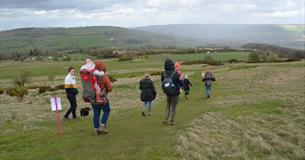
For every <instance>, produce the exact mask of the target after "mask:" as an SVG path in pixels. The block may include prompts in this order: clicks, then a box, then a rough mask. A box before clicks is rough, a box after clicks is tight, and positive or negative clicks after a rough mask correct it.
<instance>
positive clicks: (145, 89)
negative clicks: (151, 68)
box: [139, 73, 157, 116]
mask: <svg viewBox="0 0 305 160" xmlns="http://www.w3.org/2000/svg"><path fill="white" fill-rule="evenodd" d="M139 83H140V84H139V89H140V90H141V101H142V102H143V108H142V115H143V116H146V114H145V109H146V108H148V115H151V114H152V101H153V100H154V99H155V98H156V95H157V93H156V89H155V86H154V83H153V81H152V80H151V79H150V75H149V73H146V74H145V76H144V79H142V80H141V81H140V82H139Z"/></svg>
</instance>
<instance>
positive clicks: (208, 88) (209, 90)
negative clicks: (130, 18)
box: [207, 86, 211, 98]
mask: <svg viewBox="0 0 305 160" xmlns="http://www.w3.org/2000/svg"><path fill="white" fill-rule="evenodd" d="M210 96H211V86H207V97H208V98H210Z"/></svg>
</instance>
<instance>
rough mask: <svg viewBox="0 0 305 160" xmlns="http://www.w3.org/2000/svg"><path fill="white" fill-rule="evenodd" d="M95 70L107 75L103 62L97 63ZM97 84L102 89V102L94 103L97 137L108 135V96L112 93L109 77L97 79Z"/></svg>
mask: <svg viewBox="0 0 305 160" xmlns="http://www.w3.org/2000/svg"><path fill="white" fill-rule="evenodd" d="M95 69H96V70H98V71H99V72H101V71H103V72H104V73H106V65H105V64H104V62H102V61H96V62H95ZM97 81H98V82H97V84H98V85H99V87H100V89H101V92H102V93H101V102H92V103H91V105H92V109H93V127H94V131H95V133H96V134H97V135H99V134H107V133H108V130H107V129H106V126H107V121H108V118H109V115H110V102H109V99H108V98H107V94H108V93H109V92H111V91H112V84H111V81H110V79H109V77H108V75H106V74H105V75H103V76H100V77H98V78H97ZM101 110H103V115H102V119H101V123H100V115H101Z"/></svg>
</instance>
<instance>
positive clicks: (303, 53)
mask: <svg viewBox="0 0 305 160" xmlns="http://www.w3.org/2000/svg"><path fill="white" fill-rule="evenodd" d="M242 48H245V49H256V50H259V51H264V52H274V53H277V54H278V55H280V56H281V57H290V58H305V50H297V49H291V48H285V47H279V46H274V45H269V44H262V43H248V44H245V45H243V46H242Z"/></svg>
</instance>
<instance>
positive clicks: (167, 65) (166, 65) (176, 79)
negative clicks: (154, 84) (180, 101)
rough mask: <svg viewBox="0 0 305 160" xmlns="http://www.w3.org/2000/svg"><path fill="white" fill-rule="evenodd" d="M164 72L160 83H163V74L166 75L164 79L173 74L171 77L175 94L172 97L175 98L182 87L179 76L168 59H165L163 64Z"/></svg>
mask: <svg viewBox="0 0 305 160" xmlns="http://www.w3.org/2000/svg"><path fill="white" fill-rule="evenodd" d="M164 70H165V71H163V72H162V73H161V82H163V80H164V78H165V77H164V73H165V75H166V77H170V76H171V74H172V73H173V72H175V73H174V75H173V83H174V84H175V86H176V92H175V94H174V95H173V96H177V95H179V94H180V88H181V87H182V86H183V84H182V82H181V81H180V75H179V73H178V72H176V71H175V64H174V62H173V61H172V60H170V59H166V60H165V62H164Z"/></svg>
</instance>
